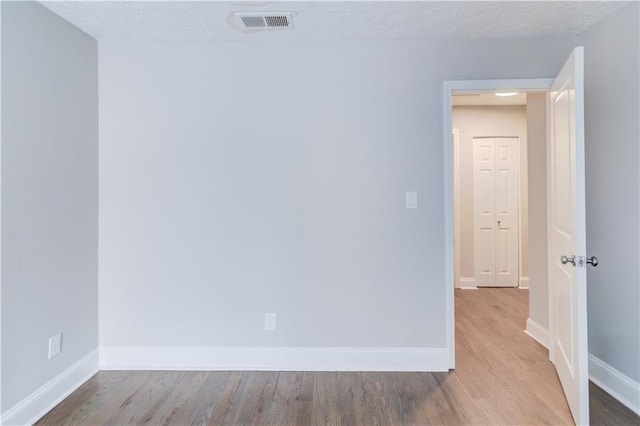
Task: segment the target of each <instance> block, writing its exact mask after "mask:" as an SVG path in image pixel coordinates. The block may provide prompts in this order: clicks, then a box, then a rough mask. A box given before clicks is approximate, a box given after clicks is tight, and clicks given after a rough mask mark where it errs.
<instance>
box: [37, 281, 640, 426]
mask: <svg viewBox="0 0 640 426" xmlns="http://www.w3.org/2000/svg"><path fill="white" fill-rule="evenodd" d="M527 306H528V292H527V291H525V290H517V289H481V290H468V291H456V343H457V345H456V349H457V355H456V364H457V366H456V367H457V368H456V370H455V371H453V372H449V373H375V372H364V373H363V372H185V371H171V372H168V371H118V372H114V371H110V372H106V371H105V372H100V373H98V374H96V375H95V376H94V377H93V378H92V379H90V380H89V381H88V382H87V383H85V384H84V385H83V386H82V387H81V388H79V389H78V390H77V391H76V392H74V393H72V394H71V395H70V396H69V397H68V398H67V399H65V400H64V401H62V402H61V403H60V404H59V405H58V406H57V407H55V408H54V409H53V410H51V411H50V412H49V413H48V414H47V415H46V416H44V417H43V418H42V419H41V420H40V421H39V422H38V423H37V424H39V425H131V424H150V425H248V424H256V425H290V424H297V425H328V424H331V425H340V424H346V425H366V426H369V425H412V424H413V425H427V424H455V425H461V424H475V425H478V424H482V425H497V424H504V425H516V424H526V425H532V424H535V425H538V424H553V425H556V424H572V423H573V422H572V418H571V414H570V412H569V408H568V406H567V403H566V400H565V398H564V395H563V393H562V389H561V387H560V383H559V381H558V378H557V376H556V373H555V371H554V369H553V366H552V365H551V363H550V362H549V360H548V354H547V350H546V349H544V348H543V347H542V346H540V345H539V344H538V343H536V342H535V341H533V340H532V339H531V338H529V337H528V336H526V335H525V334H524V332H523V330H524V327H525V321H526V317H527V312H528V307H527ZM591 416H592V424H608V425H613V424H621V425H638V424H640V421H639V419H638V416H636V415H635V414H634V413H633V412H631V411H630V410H628V409H626V408H625V407H623V406H622V405H621V404H619V403H618V402H617V401H615V400H613V399H612V398H611V397H609V395H607V394H606V393H604V392H603V391H602V390H600V389H599V388H597V387H596V386H594V385H592V387H591Z"/></svg>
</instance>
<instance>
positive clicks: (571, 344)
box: [547, 47, 589, 424]
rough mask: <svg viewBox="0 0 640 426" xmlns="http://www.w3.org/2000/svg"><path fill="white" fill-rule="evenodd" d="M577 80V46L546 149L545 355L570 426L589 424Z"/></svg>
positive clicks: (580, 76) (553, 98)
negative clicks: (571, 422) (564, 400)
mask: <svg viewBox="0 0 640 426" xmlns="http://www.w3.org/2000/svg"><path fill="white" fill-rule="evenodd" d="M583 81H584V53H583V48H582V47H578V48H576V49H574V51H573V53H572V54H571V56H570V57H569V59H568V60H567V62H566V63H565V65H564V67H563V68H562V70H561V71H560V74H558V77H557V78H556V80H555V81H554V83H553V85H552V86H551V92H550V97H549V137H548V141H549V142H548V143H549V146H548V150H547V152H548V160H549V172H550V175H549V190H548V209H549V225H548V226H549V250H548V252H549V261H548V264H549V337H550V339H549V340H550V342H549V343H550V347H549V357H550V359H551V361H552V362H553V363H554V365H555V367H556V370H557V372H558V377H559V378H560V382H561V383H562V387H563V389H564V392H565V395H566V397H567V402H568V403H569V407H570V409H571V413H572V415H573V419H574V421H575V422H576V424H588V423H589V383H588V347H587V287H586V285H587V276H586V261H585V260H586V228H585V170H584V82H583ZM562 256H567V258H568V260H569V261H567V262H565V263H563V262H562V261H561V257H562ZM572 260H573V262H574V263H575V265H574V264H572Z"/></svg>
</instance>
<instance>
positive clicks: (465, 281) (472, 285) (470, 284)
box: [458, 277, 478, 290]
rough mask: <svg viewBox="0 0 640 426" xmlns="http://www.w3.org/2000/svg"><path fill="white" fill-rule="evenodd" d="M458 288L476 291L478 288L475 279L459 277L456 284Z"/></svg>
mask: <svg viewBox="0 0 640 426" xmlns="http://www.w3.org/2000/svg"><path fill="white" fill-rule="evenodd" d="M458 288H461V289H464V290H472V289H477V288H478V286H477V285H476V279H475V278H474V277H466V278H465V277H461V278H460V282H459V283H458Z"/></svg>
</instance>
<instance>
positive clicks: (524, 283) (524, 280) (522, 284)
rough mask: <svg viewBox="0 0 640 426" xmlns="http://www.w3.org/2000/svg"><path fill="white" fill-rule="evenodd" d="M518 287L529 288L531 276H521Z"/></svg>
mask: <svg viewBox="0 0 640 426" xmlns="http://www.w3.org/2000/svg"><path fill="white" fill-rule="evenodd" d="M518 288H521V289H523V290H524V289H528V288H529V277H520V279H519V282H518Z"/></svg>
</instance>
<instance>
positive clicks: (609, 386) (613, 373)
mask: <svg viewBox="0 0 640 426" xmlns="http://www.w3.org/2000/svg"><path fill="white" fill-rule="evenodd" d="M589 380H591V381H592V382H593V383H595V384H596V385H598V386H600V387H601V388H602V389H603V390H604V391H605V392H607V393H608V394H609V395H611V396H612V397H614V398H615V399H617V400H618V401H620V402H621V403H622V404H624V405H625V406H626V407H629V409H631V410H632V411H633V412H635V413H636V414H638V415H640V383H638V382H636V381H635V380H633V379H631V378H629V377H628V376H626V375H624V374H623V373H621V372H620V371H618V370H616V369H615V368H613V367H612V366H610V365H609V364H607V363H606V362H604V361H602V360H601V359H600V358H598V357H596V356H594V355H591V354H589Z"/></svg>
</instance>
